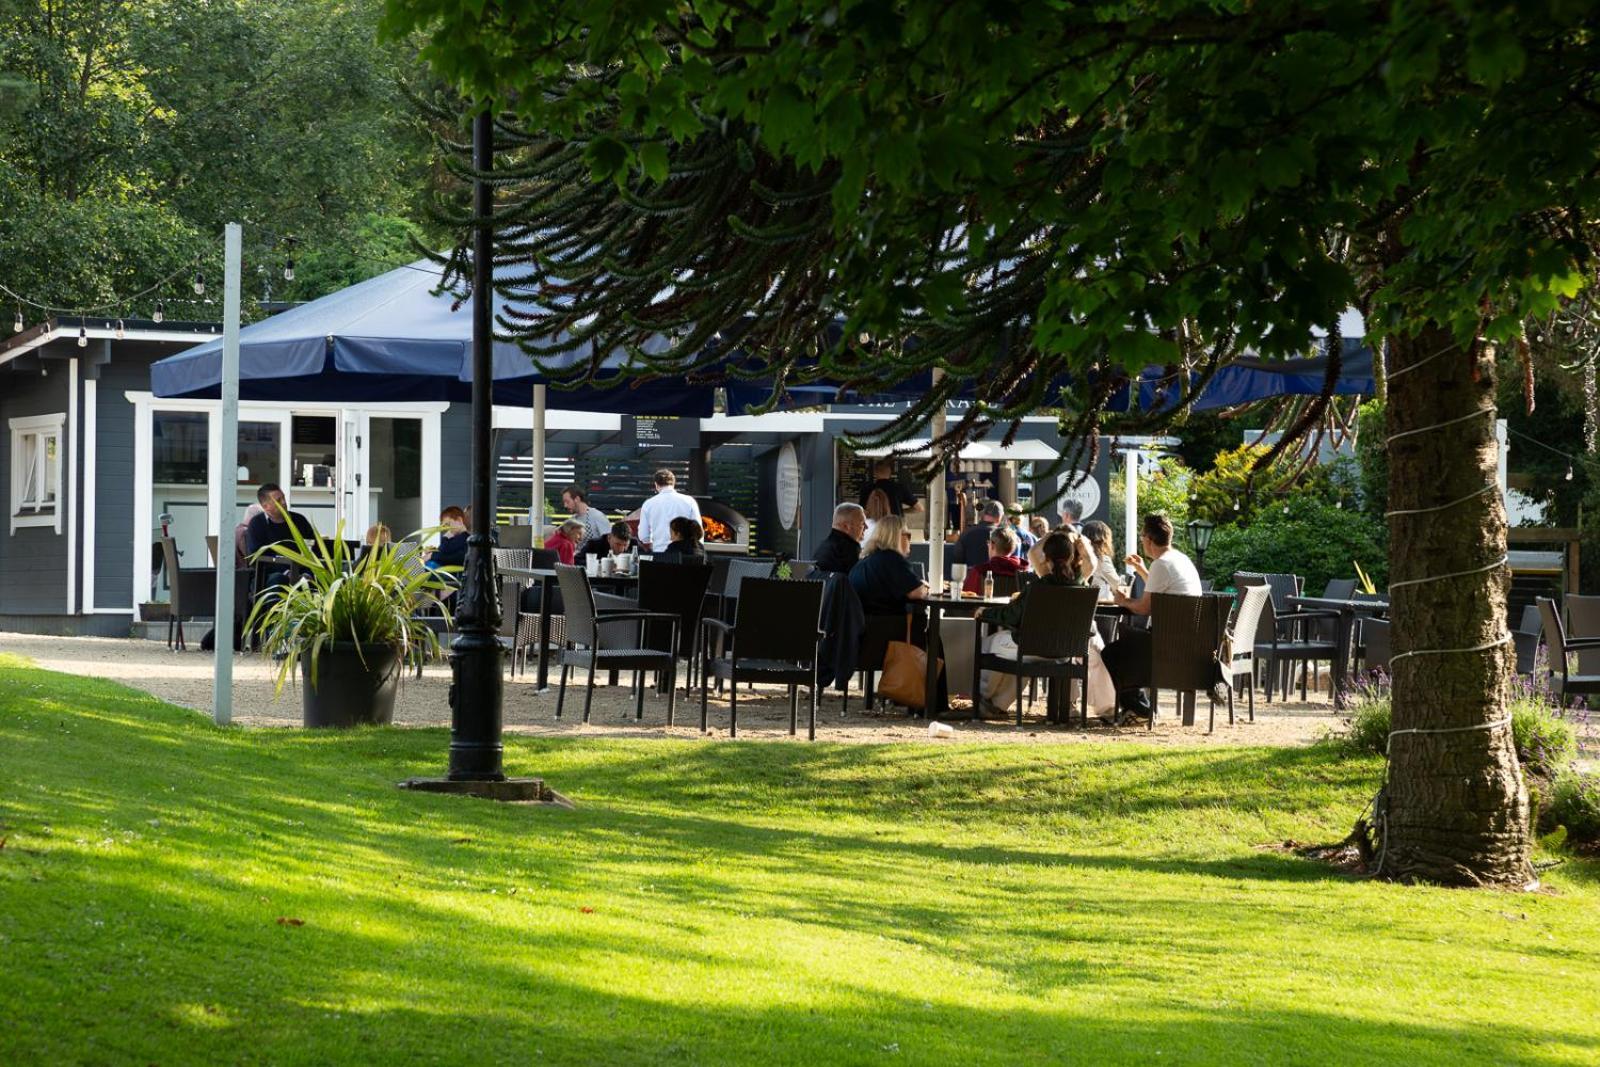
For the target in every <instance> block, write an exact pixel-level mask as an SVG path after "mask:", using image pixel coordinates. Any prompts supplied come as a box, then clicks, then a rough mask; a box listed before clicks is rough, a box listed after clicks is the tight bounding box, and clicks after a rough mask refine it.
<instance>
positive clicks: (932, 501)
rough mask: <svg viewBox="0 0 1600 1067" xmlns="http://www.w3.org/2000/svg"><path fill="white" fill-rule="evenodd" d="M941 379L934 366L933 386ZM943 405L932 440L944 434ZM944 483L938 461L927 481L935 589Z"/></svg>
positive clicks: (940, 569)
mask: <svg viewBox="0 0 1600 1067" xmlns="http://www.w3.org/2000/svg"><path fill="white" fill-rule="evenodd" d="M943 380H944V371H942V370H940V369H939V368H937V367H935V368H934V370H933V384H934V387H935V388H938V385H939V383H940V382H941V381H943ZM945 406H946V405H944V404H940V405H939V410H938V411H935V412H934V413H933V425H932V427H931V429H932V432H933V437H932V440H933V441H937V440H938V439H939V438H941V437H943V436H944V416H945ZM944 484H945V472H944V464H943V463H940V464H939V469H938V470H937V471H935V472H934V476H933V480H932V481H930V482H929V483H928V582H929V584H930V585H931V586H932V587H933V589H934V590H935V591H938V590H942V589H943V588H944V520H945V515H944V504H945V500H944Z"/></svg>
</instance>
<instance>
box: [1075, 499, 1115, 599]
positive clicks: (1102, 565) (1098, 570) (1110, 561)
mask: <svg viewBox="0 0 1600 1067" xmlns="http://www.w3.org/2000/svg"><path fill="white" fill-rule="evenodd" d="M1083 539H1084V540H1085V541H1087V542H1088V543H1089V548H1090V549H1092V550H1093V551H1094V556H1095V563H1094V573H1093V574H1091V575H1090V576H1089V584H1090V585H1093V586H1094V587H1095V588H1097V589H1099V590H1100V599H1101V600H1110V599H1111V591H1112V590H1113V589H1115V588H1117V586H1119V585H1121V584H1122V577H1121V576H1120V575H1119V574H1117V563H1116V560H1117V550H1116V548H1115V547H1114V546H1113V545H1112V543H1111V527H1109V526H1107V525H1106V524H1105V523H1103V522H1101V521H1100V520H1099V519H1090V520H1089V521H1088V522H1086V523H1084V524H1083Z"/></svg>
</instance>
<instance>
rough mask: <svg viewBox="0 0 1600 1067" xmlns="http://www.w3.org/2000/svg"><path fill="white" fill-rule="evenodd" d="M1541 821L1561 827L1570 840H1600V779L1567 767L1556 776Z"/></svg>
mask: <svg viewBox="0 0 1600 1067" xmlns="http://www.w3.org/2000/svg"><path fill="white" fill-rule="evenodd" d="M1539 814H1540V823H1541V824H1542V825H1546V826H1549V827H1551V828H1555V827H1562V828H1564V829H1565V830H1566V838H1567V840H1569V841H1584V842H1600V778H1597V777H1595V776H1594V775H1592V774H1579V773H1578V772H1577V771H1575V770H1572V769H1571V768H1568V769H1567V770H1565V771H1563V772H1562V773H1561V774H1558V775H1557V776H1556V780H1555V781H1554V782H1553V783H1552V784H1551V786H1550V795H1549V798H1548V799H1547V800H1546V801H1545V804H1544V806H1543V808H1542V810H1541V811H1540V813H1539Z"/></svg>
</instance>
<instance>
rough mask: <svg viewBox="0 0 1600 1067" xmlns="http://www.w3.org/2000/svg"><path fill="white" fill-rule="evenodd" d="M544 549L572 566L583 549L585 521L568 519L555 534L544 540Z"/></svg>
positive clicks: (557, 528) (558, 527)
mask: <svg viewBox="0 0 1600 1067" xmlns="http://www.w3.org/2000/svg"><path fill="white" fill-rule="evenodd" d="M544 547H546V548H548V549H549V550H550V551H552V552H554V553H555V554H556V559H557V560H558V561H559V562H561V563H565V564H566V565H567V566H569V567H570V566H572V565H573V564H574V563H576V562H577V561H578V553H579V552H580V551H581V550H582V549H583V520H581V519H568V520H566V521H565V522H563V523H562V524H561V525H560V526H557V527H556V530H555V533H553V534H551V535H550V536H549V537H546V538H545V539H544Z"/></svg>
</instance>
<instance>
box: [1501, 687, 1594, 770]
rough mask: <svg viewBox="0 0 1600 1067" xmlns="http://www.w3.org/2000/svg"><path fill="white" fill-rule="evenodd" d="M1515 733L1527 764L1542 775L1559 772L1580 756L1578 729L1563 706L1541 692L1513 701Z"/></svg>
mask: <svg viewBox="0 0 1600 1067" xmlns="http://www.w3.org/2000/svg"><path fill="white" fill-rule="evenodd" d="M1511 734H1512V737H1513V738H1514V739H1515V743H1516V746H1517V758H1518V759H1520V760H1521V761H1522V765H1523V767H1524V768H1526V769H1527V770H1528V771H1529V772H1530V773H1533V774H1537V775H1539V776H1540V777H1542V778H1553V777H1555V776H1557V775H1558V774H1560V773H1561V772H1562V771H1563V770H1564V769H1565V768H1566V767H1567V766H1569V765H1570V764H1571V763H1572V761H1573V760H1575V759H1577V758H1578V731H1577V730H1576V729H1575V728H1574V727H1573V725H1572V723H1570V722H1568V721H1567V720H1566V719H1565V718H1563V717H1562V715H1561V709H1560V708H1558V707H1556V706H1555V705H1553V704H1549V703H1546V702H1545V701H1543V700H1541V699H1539V698H1538V697H1537V696H1524V697H1518V698H1516V699H1514V700H1513V701H1512V703H1511Z"/></svg>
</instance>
